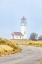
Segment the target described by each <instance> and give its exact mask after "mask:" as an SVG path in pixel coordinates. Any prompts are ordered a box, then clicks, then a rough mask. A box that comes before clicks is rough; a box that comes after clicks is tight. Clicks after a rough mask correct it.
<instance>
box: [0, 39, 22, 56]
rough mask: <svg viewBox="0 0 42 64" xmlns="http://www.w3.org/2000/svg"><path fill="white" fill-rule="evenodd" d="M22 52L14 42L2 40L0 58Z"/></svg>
mask: <svg viewBox="0 0 42 64" xmlns="http://www.w3.org/2000/svg"><path fill="white" fill-rule="evenodd" d="M20 51H21V49H20V48H19V47H18V46H16V45H15V44H14V43H13V42H11V41H9V40H6V39H3V38H0V56H3V55H9V54H14V53H16V52H20Z"/></svg>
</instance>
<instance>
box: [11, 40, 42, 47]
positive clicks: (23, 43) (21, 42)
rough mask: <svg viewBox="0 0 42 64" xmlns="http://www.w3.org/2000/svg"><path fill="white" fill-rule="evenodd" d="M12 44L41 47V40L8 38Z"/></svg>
mask: <svg viewBox="0 0 42 64" xmlns="http://www.w3.org/2000/svg"><path fill="white" fill-rule="evenodd" d="M10 41H11V42H13V43H14V44H22V45H27V46H37V47H42V41H28V40H10Z"/></svg>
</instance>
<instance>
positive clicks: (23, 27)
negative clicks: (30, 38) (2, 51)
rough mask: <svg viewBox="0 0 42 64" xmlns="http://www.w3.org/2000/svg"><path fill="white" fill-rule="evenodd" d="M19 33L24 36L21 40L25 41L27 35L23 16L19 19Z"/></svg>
mask: <svg viewBox="0 0 42 64" xmlns="http://www.w3.org/2000/svg"><path fill="white" fill-rule="evenodd" d="M21 33H22V34H23V35H24V36H23V39H27V34H26V18H25V17H24V16H23V18H22V19H21Z"/></svg>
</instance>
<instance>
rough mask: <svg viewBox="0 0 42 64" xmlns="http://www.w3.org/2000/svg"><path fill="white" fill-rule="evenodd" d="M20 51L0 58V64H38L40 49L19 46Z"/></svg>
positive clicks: (41, 57) (40, 54)
mask: <svg viewBox="0 0 42 64" xmlns="http://www.w3.org/2000/svg"><path fill="white" fill-rule="evenodd" d="M19 46H20V47H21V48H22V51H21V52H19V53H16V54H12V55H8V56H5V57H0V64H40V61H42V48H38V47H33V46H23V45H19Z"/></svg>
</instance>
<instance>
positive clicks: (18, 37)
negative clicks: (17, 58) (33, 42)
mask: <svg viewBox="0 0 42 64" xmlns="http://www.w3.org/2000/svg"><path fill="white" fill-rule="evenodd" d="M14 39H23V36H21V38H20V36H15V35H14Z"/></svg>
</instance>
